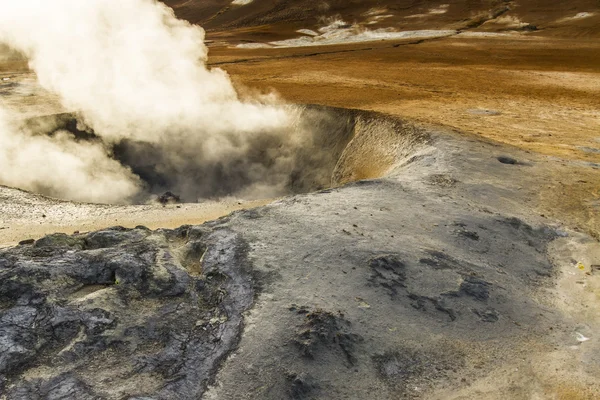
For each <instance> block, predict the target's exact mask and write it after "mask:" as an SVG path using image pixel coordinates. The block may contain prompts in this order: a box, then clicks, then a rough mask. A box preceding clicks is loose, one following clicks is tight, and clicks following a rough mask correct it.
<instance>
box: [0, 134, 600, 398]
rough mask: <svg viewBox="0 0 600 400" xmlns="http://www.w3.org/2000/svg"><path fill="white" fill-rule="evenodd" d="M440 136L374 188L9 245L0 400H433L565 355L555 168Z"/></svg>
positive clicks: (367, 183)
mask: <svg viewBox="0 0 600 400" xmlns="http://www.w3.org/2000/svg"><path fill="white" fill-rule="evenodd" d="M427 130H428V132H429V135H430V138H429V139H428V140H425V141H422V142H421V144H420V145H418V146H417V145H415V144H414V143H412V144H411V146H413V147H412V148H411V154H410V155H406V154H404V153H402V149H401V150H399V152H400V153H402V154H403V156H402V157H400V158H399V162H398V163H396V165H395V166H394V168H392V169H391V170H390V171H389V172H388V174H387V175H386V177H384V178H381V179H371V180H364V181H359V182H355V183H350V184H347V185H344V186H340V187H335V188H331V189H326V190H323V191H319V192H315V193H310V194H303V195H296V196H292V197H288V198H285V199H283V200H280V201H277V202H275V203H272V204H271V205H268V206H265V207H262V208H258V209H253V210H248V211H239V212H235V213H233V214H232V215H230V216H228V217H225V218H221V219H219V220H217V221H214V222H211V223H207V224H204V225H202V226H184V227H182V228H179V229H176V230H158V231H150V230H147V229H144V228H143V227H139V228H136V229H133V230H127V229H123V228H111V229H107V230H103V231H99V232H94V233H90V234H82V235H74V236H66V235H52V236H49V237H46V238H44V239H41V240H38V241H36V242H34V243H29V244H24V245H21V246H18V247H15V248H11V249H7V250H2V251H1V252H0V392H1V393H3V395H2V396H0V398H5V399H71V398H73V399H157V400H158V399H161V400H162V399H196V398H200V397H202V398H207V399H417V398H429V397H430V395H431V394H432V393H434V392H435V391H436V390H438V389H444V388H446V389H447V388H456V390H460V389H462V388H466V387H468V386H469V385H470V384H471V383H472V382H473V381H475V380H477V379H479V378H481V377H484V376H486V375H487V374H489V373H490V372H491V371H494V370H495V369H497V368H498V367H500V366H502V365H504V364H505V363H508V362H510V361H511V360H513V359H515V358H520V359H521V358H525V357H527V356H528V354H530V353H531V352H533V351H534V349H533V348H532V347H531V343H532V342H535V343H536V346H539V347H544V346H546V347H547V348H555V347H556V346H563V339H564V337H565V336H566V335H567V333H570V331H569V329H571V327H570V326H569V324H570V322H569V320H568V317H567V316H565V315H564V314H563V313H561V312H560V311H559V310H558V309H556V308H555V307H552V305H551V303H550V302H548V301H546V299H545V298H544V295H543V293H545V292H546V291H547V290H548V289H550V288H552V287H553V285H554V284H555V281H556V278H557V276H558V274H559V267H558V266H557V264H556V262H555V261H554V260H555V258H554V255H553V254H552V252H551V251H550V247H551V245H552V243H554V242H555V241H557V240H571V239H570V238H569V235H570V233H568V232H566V231H565V230H563V229H562V228H561V227H560V226H559V224H557V223H556V222H553V221H550V220H548V219H546V218H544V217H543V216H540V215H539V214H538V213H537V212H536V211H535V200H534V199H535V193H536V190H537V189H536V188H537V187H538V186H539V184H540V182H543V181H544V179H545V177H546V175H545V174H547V173H548V172H547V169H548V168H547V165H548V161H547V160H546V159H544V158H542V157H539V156H533V155H531V154H528V153H525V152H520V151H516V150H514V149H511V148H508V147H502V146H498V145H495V144H490V143H486V142H482V141H479V140H474V139H468V138H467V139H465V138H459V137H458V136H457V135H456V134H454V133H452V132H446V131H441V130H438V129H437V128H431V127H427ZM355 145H356V143H355ZM499 157H510V158H511V159H514V160H515V161H516V162H515V163H509V164H506V163H502V162H500V161H499ZM578 238H579V239H578V240H582V241H584V242H585V241H590V242H591V241H592V240H591V239H589V238H587V237H586V236H585V235H582V234H581V235H579V236H578ZM573 240H575V239H573ZM563 256H564V257H567V258H568V257H569V255H568V254H563ZM228 356H229V357H228ZM587 368H588V371H589V372H590V374H594V373H597V372H599V371H600V362H598V360H596V361H591V362H590V363H589V365H588V366H587ZM523 390H529V389H528V388H524V389H523ZM530 394H531V393H530ZM515 398H517V397H515ZM519 398H520V397H519ZM523 398H527V397H523Z"/></svg>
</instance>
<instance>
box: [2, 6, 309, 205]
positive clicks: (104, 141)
mask: <svg viewBox="0 0 600 400" xmlns="http://www.w3.org/2000/svg"><path fill="white" fill-rule="evenodd" d="M0 42H4V43H6V44H8V45H9V46H10V47H12V48H14V49H16V50H18V51H19V52H21V53H22V54H23V55H24V56H25V57H27V59H28V60H29V65H30V67H31V68H32V69H33V70H34V71H35V72H36V74H37V77H38V80H39V83H40V84H41V85H42V86H43V87H44V88H45V89H47V90H49V91H51V92H53V93H56V94H58V95H59V96H60V98H61V101H62V103H63V105H64V106H65V107H66V108H67V109H68V110H72V111H75V112H77V113H78V115H80V117H81V119H82V121H83V122H84V123H85V124H86V125H87V126H89V128H91V129H92V130H93V132H94V134H95V135H96V136H97V137H98V138H99V139H100V141H99V142H90V143H83V142H82V141H80V140H79V141H76V140H74V138H72V137H70V136H69V135H67V134H66V133H63V134H54V135H52V137H50V136H48V137H43V136H39V135H37V136H36V135H35V134H34V133H32V132H27V131H26V130H23V129H19V128H18V127H14V126H10V123H9V122H8V121H7V116H6V115H4V116H3V115H2V114H0V118H2V120H0V124H1V125H0V130H1V132H0V135H2V136H1V138H2V143H3V144H4V143H7V145H6V146H4V148H3V149H2V150H1V151H0V170H6V169H12V170H13V171H15V172H13V173H11V174H6V173H0V183H3V184H9V185H14V186H18V187H22V188H25V189H32V190H40V188H41V187H42V186H43V185H45V186H46V189H45V190H43V192H45V193H47V194H52V195H56V194H57V193H60V197H66V198H70V199H77V200H89V201H105V202H118V201H121V202H123V201H127V200H128V199H130V198H131V197H132V196H134V195H135V193H136V192H137V191H139V190H140V187H141V184H140V178H139V177H138V176H136V174H140V173H141V174H145V175H146V176H145V177H142V178H147V177H159V178H160V179H158V178H157V179H155V180H154V181H152V182H150V186H154V189H156V190H159V189H162V187H161V186H165V187H164V188H165V189H173V190H179V191H183V192H184V193H183V194H184V196H186V197H187V199H188V200H189V199H191V198H194V197H196V198H197V197H209V196H210V193H214V192H215V189H218V188H221V189H223V188H229V189H227V190H221V191H222V192H223V193H221V194H223V195H225V194H240V193H241V194H249V193H251V192H252V191H254V190H255V189H257V188H260V190H265V188H270V189H269V190H271V191H274V192H277V191H280V190H281V188H282V187H283V186H285V184H286V182H285V177H286V176H288V175H289V172H290V170H291V169H292V168H293V159H292V158H293V154H294V150H293V149H294V147H296V146H297V145H298V144H299V141H301V140H303V139H302V138H301V137H299V136H298V135H291V134H290V133H291V129H292V128H293V126H294V125H295V124H296V123H297V115H296V114H295V113H294V112H292V111H290V110H289V109H287V108H285V107H282V106H278V105H276V104H274V103H273V101H272V99H271V98H269V97H262V98H259V99H256V100H254V101H241V100H240V99H239V98H238V95H237V93H236V91H235V89H234V87H233V85H232V84H231V81H230V80H229V78H228V76H227V74H226V73H225V72H224V71H222V70H220V69H210V70H209V69H208V68H207V67H206V59H207V48H206V46H205V45H204V31H203V29H202V28H200V27H198V26H193V25H190V24H189V23H187V22H185V21H181V20H178V19H177V18H176V17H175V16H174V14H173V11H172V10H171V9H170V8H168V7H166V6H165V5H163V4H162V3H159V2H157V1H155V0H85V1H81V0H19V1H10V2H9V1H6V2H3V4H2V12H1V13H0ZM4 114H5V113H4ZM115 152H117V153H119V156H120V157H122V158H124V159H127V160H128V161H129V163H128V165H130V166H131V167H132V168H133V172H135V173H136V174H134V173H132V171H131V170H130V169H129V168H128V167H124V166H122V165H120V164H118V163H117V162H116V161H114V160H113V158H111V157H113V155H114V154H113V153H115ZM32 161H33V163H34V164H33V165H31V162H32ZM27 164H29V168H27V174H29V175H30V178H27V177H26V176H25V175H27V174H19V172H18V171H19V170H20V169H21V168H22V167H23V166H24V165H27ZM21 172H22V171H21ZM31 175H33V176H31ZM167 176H168V177H169V178H168V179H166V178H165V177H167ZM73 177H77V179H74V178H73ZM144 180H146V179H144ZM41 182H44V184H43V185H42V184H41ZM146 183H147V184H148V180H146ZM173 186H175V187H173ZM111 187H112V188H113V189H112V190H111ZM111 192H112V193H111ZM267 194H275V193H267ZM250 196H251V195H250ZM251 197H252V196H251Z"/></svg>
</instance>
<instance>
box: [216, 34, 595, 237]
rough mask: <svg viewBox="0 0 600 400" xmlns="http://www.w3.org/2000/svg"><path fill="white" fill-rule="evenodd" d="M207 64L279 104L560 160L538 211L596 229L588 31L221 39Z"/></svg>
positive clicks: (592, 82)
mask: <svg viewBox="0 0 600 400" xmlns="http://www.w3.org/2000/svg"><path fill="white" fill-rule="evenodd" d="M213 36H214V37H217V38H218V37H219V34H213ZM210 37H211V35H209V38H210ZM210 65H211V66H212V67H220V68H223V69H225V70H226V71H228V72H229V73H230V75H231V76H232V78H233V79H234V80H235V81H236V82H237V83H238V84H239V85H244V86H246V87H248V88H250V91H251V92H252V91H256V90H258V91H262V92H269V91H273V90H274V91H276V92H277V93H278V94H279V95H280V96H281V97H282V98H283V99H285V100H286V101H288V102H292V103H318V104H324V105H330V106H338V107H349V108H360V109H365V110H374V111H379V112H384V113H388V114H392V115H397V116H401V117H404V118H410V119H415V120H419V121H423V122H427V123H433V124H439V125H445V126H447V127H452V128H455V129H456V130H459V131H461V132H463V133H464V134H465V135H467V136H469V135H475V136H477V137H480V138H485V139H489V140H492V141H495V142H500V143H505V144H508V145H511V146H516V147H519V148H521V149H525V150H527V151H531V152H536V153H541V154H543V155H546V156H548V157H551V158H553V159H555V160H556V162H557V163H558V164H560V165H561V166H562V167H564V168H561V169H560V172H559V173H558V174H559V175H558V176H556V179H555V180H553V181H549V182H548V184H547V185H545V186H546V190H544V191H542V192H541V193H539V197H540V200H541V205H542V209H544V210H546V213H547V214H548V215H551V216H553V217H559V219H562V220H565V222H568V223H570V224H572V225H574V226H575V227H579V228H581V229H585V230H587V231H589V232H591V233H592V234H594V235H596V236H597V235H598V233H599V232H600V225H599V224H600V221H599V217H598V215H600V170H599V168H600V42H598V41H597V40H595V39H593V38H589V39H582V38H578V39H557V38H554V37H545V36H542V35H538V36H526V35H519V36H513V37H507V36H504V37H498V36H497V37H485V38H472V37H461V36H460V35H458V36H453V37H450V38H442V39H435V40H428V41H421V42H419V41H415V40H412V41H397V42H389V41H385V42H370V43H360V44H351V45H340V46H323V47H310V48H280V49H252V50H247V49H237V48H231V47H226V46H224V47H213V48H212V49H211V53H210Z"/></svg>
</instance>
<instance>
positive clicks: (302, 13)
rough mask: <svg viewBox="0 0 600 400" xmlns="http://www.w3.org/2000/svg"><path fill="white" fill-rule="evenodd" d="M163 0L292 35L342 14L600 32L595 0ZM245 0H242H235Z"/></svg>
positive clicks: (451, 25) (245, 28)
mask: <svg viewBox="0 0 600 400" xmlns="http://www.w3.org/2000/svg"><path fill="white" fill-rule="evenodd" d="M246 1H247V3H246V4H234V3H236V1H233V2H232V1H231V0H164V3H166V4H167V5H169V6H171V7H173V9H174V10H175V12H176V14H177V15H178V16H179V17H181V18H184V19H187V20H189V21H190V22H193V23H197V24H200V25H202V26H203V27H205V28H206V29H207V31H208V32H209V37H210V36H211V35H212V34H214V33H215V32H219V31H223V30H228V31H231V30H234V31H237V32H238V33H242V32H243V33H246V34H247V33H249V32H251V33H252V36H254V37H262V36H269V37H280V36H294V35H293V34H292V32H293V31H295V30H297V29H302V28H304V29H315V28H318V27H321V26H323V21H324V20H325V21H326V20H327V19H332V18H340V19H342V20H344V21H345V22H347V23H359V24H365V25H367V26H369V27H373V28H395V29H396V30H414V29H477V30H482V31H494V32H501V31H506V30H539V31H540V32H543V33H544V34H548V35H553V36H565V37H581V36H583V37H598V36H600V3H599V2H598V1H597V0H577V1H569V2H565V1H561V0H549V1H540V0H522V1H518V2H517V1H505V0H446V1H426V0H401V1H390V0H383V1H382V0H350V1H348V0H330V1H327V2H324V1H320V2H315V1H312V0H294V1H292V0H250V1H248V0H246ZM237 3H244V0H237Z"/></svg>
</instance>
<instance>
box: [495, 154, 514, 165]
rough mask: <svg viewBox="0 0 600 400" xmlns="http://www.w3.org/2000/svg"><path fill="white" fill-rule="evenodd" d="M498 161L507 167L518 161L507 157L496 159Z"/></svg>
mask: <svg viewBox="0 0 600 400" xmlns="http://www.w3.org/2000/svg"><path fill="white" fill-rule="evenodd" d="M498 161H500V162H501V163H502V164H509V165H515V164H517V163H518V161H517V160H515V159H514V158H512V157H507V156H500V157H498Z"/></svg>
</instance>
